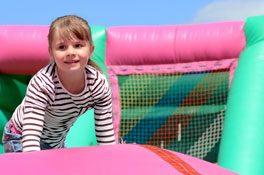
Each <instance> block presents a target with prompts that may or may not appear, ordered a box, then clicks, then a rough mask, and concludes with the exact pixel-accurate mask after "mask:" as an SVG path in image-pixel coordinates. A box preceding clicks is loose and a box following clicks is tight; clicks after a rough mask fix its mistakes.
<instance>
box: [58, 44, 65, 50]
mask: <svg viewBox="0 0 264 175" xmlns="http://www.w3.org/2000/svg"><path fill="white" fill-rule="evenodd" d="M58 48H59V49H60V50H65V49H66V46H64V45H61V46H59V47H58Z"/></svg>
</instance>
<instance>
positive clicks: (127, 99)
mask: <svg viewBox="0 0 264 175" xmlns="http://www.w3.org/2000/svg"><path fill="white" fill-rule="evenodd" d="M263 21H264V16H256V17H250V18H248V19H247V20H246V21H230V22H221V23H207V24H192V25H171V26H122V27H121V26H120V27H109V28H105V27H96V26H92V35H93V40H94V44H95V52H94V55H93V60H94V61H95V62H97V63H98V64H99V66H100V67H101V68H102V69H103V71H104V73H105V74H106V75H107V76H108V80H109V83H110V85H111V87H112V91H113V106H114V107H113V113H114V127H115V134H116V138H117V141H118V142H121V141H122V142H123V144H117V145H111V146H96V145H97V143H96V140H95V136H94V123H93V111H88V112H87V113H86V114H84V115H82V116H80V117H79V118H78V120H77V121H76V123H75V124H74V126H73V128H72V129H71V130H70V131H69V134H68V136H67V139H66V142H67V147H68V148H65V149H55V150H47V151H39V152H31V153H8V154H1V155H0V165H1V167H3V168H2V169H1V172H2V173H5V174H7V173H9V174H10V173H11V174H27V175H31V174H32V175H33V174H34V175H35V174H39V175H42V174H64V175H67V174H69V175H70V174H75V175H77V174H108V175H111V174H126V175H134V174H137V175H139V174H142V175H143V174H151V175H155V174H157V175H158V174H159V175H170V174H179V175H180V174H189V175H191V174H202V175H206V174H208V175H217V174H219V175H223V174H225V175H228V174H230V175H231V174H237V173H238V174H250V175H257V174H264V170H263V168H262V165H261V163H262V162H263V157H264V151H263V149H262V146H263V143H264V140H263V139H264V138H262V137H261V133H263V119H262V118H263V112H262V107H261V106H262V104H263V103H264V97H263V98H262V96H263V95H262V94H264V92H263V91H264V88H262V87H263V86H261V85H263V84H264V79H263V78H262V77H263V76H262V75H263V74H264V63H263V55H264V51H263V50H264V49H263V48H264V45H263V38H264V34H263V33H264V32H263V31H264V22H263ZM48 28H49V26H38V25H30V26H27V25H26V26H21V25H17V26H15V25H2V26H0V73H1V74H0V96H1V99H0V127H1V128H0V134H1V135H2V132H3V127H4V125H5V124H6V122H7V121H8V120H9V118H10V117H11V115H12V112H13V110H14V109H15V108H16V106H17V105H18V104H19V103H20V101H21V100H22V98H23V96H24V95H25V91H26V87H27V83H28V82H29V80H30V78H31V77H32V75H33V74H34V73H36V72H37V71H38V70H39V69H40V68H41V67H43V66H45V65H47V64H48V63H49V56H48V49H47V48H48V43H47V32H48ZM220 141H221V142H220ZM0 152H1V153H4V152H3V145H2V144H0ZM14 167H16V168H14ZM10 171H11V172H10Z"/></svg>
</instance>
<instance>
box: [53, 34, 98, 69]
mask: <svg viewBox="0 0 264 175" xmlns="http://www.w3.org/2000/svg"><path fill="white" fill-rule="evenodd" d="M93 51H94V45H90V44H89V42H88V41H84V40H80V39H78V38H77V37H75V36H73V37H72V40H63V39H62V38H61V37H60V36H59V35H58V33H57V32H55V33H54V35H53V39H52V42H51V46H50V49H49V52H50V55H51V57H52V59H53V60H54V61H55V63H56V65H57V67H58V71H59V73H60V74H61V73H71V72H75V73H77V72H79V73H82V74H83V70H84V68H85V66H86V65H87V63H88V60H89V59H90V58H91V56H92V54H93Z"/></svg>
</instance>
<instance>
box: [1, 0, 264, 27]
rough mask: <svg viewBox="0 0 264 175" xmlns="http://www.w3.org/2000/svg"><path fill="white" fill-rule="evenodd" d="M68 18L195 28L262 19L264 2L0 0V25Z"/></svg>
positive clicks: (97, 23) (96, 22)
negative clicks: (211, 23)
mask: <svg viewBox="0 0 264 175" xmlns="http://www.w3.org/2000/svg"><path fill="white" fill-rule="evenodd" d="M68 14H75V15H78V16H81V17H83V18H85V19H86V20H87V21H88V23H89V24H90V25H92V26H105V27H110V26H127V25H179V24H197V23H207V22H222V21H234V20H246V19H247V17H250V16H256V15H262V14H263V15H264V0H0V16H1V17H0V25H49V24H50V23H51V22H52V21H53V20H54V19H55V18H57V17H59V16H63V15H68Z"/></svg>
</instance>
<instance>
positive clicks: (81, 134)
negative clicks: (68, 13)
mask: <svg viewBox="0 0 264 175" xmlns="http://www.w3.org/2000/svg"><path fill="white" fill-rule="evenodd" d="M91 30H92V38H93V42H94V45H95V50H94V53H93V56H92V59H93V61H95V62H96V63H97V65H98V66H100V68H101V69H102V71H103V72H104V74H105V75H106V76H107V73H106V66H105V40H106V28H105V27H98V26H96V27H93V26H92V27H91ZM66 145H67V147H83V146H91V145H97V141H96V137H95V127H94V113H93V110H90V111H87V112H86V113H85V114H83V115H82V116H80V117H79V118H78V119H77V121H76V122H75V123H74V125H73V127H72V128H71V129H70V131H69V133H68V135H67V138H66Z"/></svg>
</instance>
